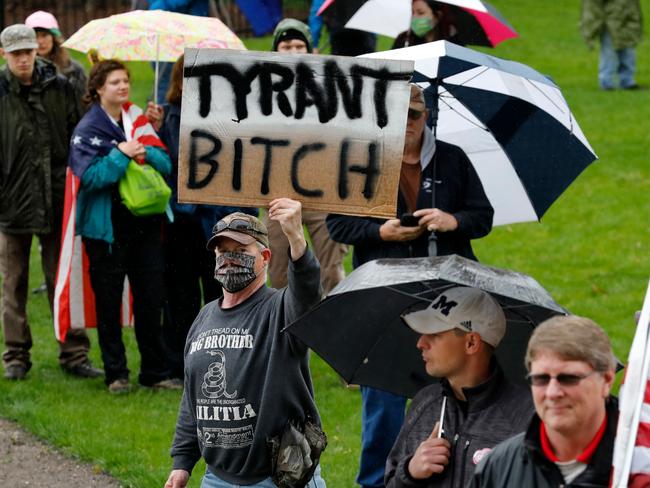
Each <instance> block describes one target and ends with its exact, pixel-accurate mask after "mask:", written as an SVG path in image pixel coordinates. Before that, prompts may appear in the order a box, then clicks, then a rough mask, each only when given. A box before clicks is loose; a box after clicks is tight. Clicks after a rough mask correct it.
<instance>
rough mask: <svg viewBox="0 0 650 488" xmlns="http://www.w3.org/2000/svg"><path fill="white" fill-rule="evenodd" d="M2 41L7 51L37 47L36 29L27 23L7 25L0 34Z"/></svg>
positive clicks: (0, 40) (3, 47)
mask: <svg viewBox="0 0 650 488" xmlns="http://www.w3.org/2000/svg"><path fill="white" fill-rule="evenodd" d="M0 43H2V49H4V50H5V52H8V53H10V52H13V51H18V50H19V49H36V48H37V47H38V43H37V42H36V31H34V29H32V28H31V27H27V26H26V25H25V24H14V25H10V26H9V27H7V28H6V29H5V30H3V31H2V34H0Z"/></svg>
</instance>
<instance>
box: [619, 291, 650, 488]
mask: <svg viewBox="0 0 650 488" xmlns="http://www.w3.org/2000/svg"><path fill="white" fill-rule="evenodd" d="M649 329H650V283H648V290H647V292H646V297H645V301H644V303H643V309H642V310H641V316H640V317H639V321H638V323H637V328H636V334H635V335H634V341H633V342H632V347H631V349H630V356H629V358H628V364H627V368H626V371H625V382H624V384H623V386H621V390H620V392H619V408H620V414H619V418H618V427H617V430H616V441H615V443H614V459H613V463H612V464H613V477H612V487H614V488H623V487H631V488H641V487H645V486H650V342H649V339H650V334H649Z"/></svg>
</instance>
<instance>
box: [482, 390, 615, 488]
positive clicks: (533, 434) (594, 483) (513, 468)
mask: <svg viewBox="0 0 650 488" xmlns="http://www.w3.org/2000/svg"><path fill="white" fill-rule="evenodd" d="M606 408H607V427H606V429H605V433H604V434H603V438H602V439H601V440H600V443H599V444H598V447H597V448H596V451H595V452H594V454H593V456H592V458H591V461H590V462H589V464H588V465H587V469H585V471H583V472H582V473H581V474H580V475H579V476H578V477H577V478H576V479H574V480H573V481H572V482H571V483H568V484H567V483H565V481H564V477H563V476H562V473H561V472H560V469H559V468H558V467H557V465H556V464H555V463H554V462H552V461H550V460H549V459H548V458H547V457H546V456H545V455H544V453H543V451H542V446H541V442H540V432H539V430H540V429H539V428H540V422H541V420H540V418H539V417H538V416H537V415H535V416H534V417H533V420H532V421H531V422H530V425H529V427H528V430H527V431H526V432H525V433H524V432H522V433H521V434H519V435H517V436H516V437H513V438H512V439H509V440H508V441H506V442H504V443H502V444H500V445H498V446H497V447H495V448H494V451H493V452H491V453H490V455H489V456H488V457H487V458H486V459H485V461H484V462H482V463H481V464H480V465H479V466H478V467H477V468H476V472H475V473H474V478H473V479H472V484H471V487H472V488H501V487H510V486H522V487H526V488H607V487H608V486H609V479H610V474H611V469H612V456H613V453H614V438H615V437H616V425H617V423H618V400H617V399H616V398H615V397H609V398H608V400H607V405H606Z"/></svg>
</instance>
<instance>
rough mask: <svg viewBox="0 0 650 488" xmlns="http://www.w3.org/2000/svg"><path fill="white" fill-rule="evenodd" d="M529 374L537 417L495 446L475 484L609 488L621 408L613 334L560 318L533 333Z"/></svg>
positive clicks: (591, 324)
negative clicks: (615, 384) (616, 391)
mask: <svg viewBox="0 0 650 488" xmlns="http://www.w3.org/2000/svg"><path fill="white" fill-rule="evenodd" d="M526 368H527V369H528V371H529V375H528V380H529V383H530V385H531V390H532V394H533V401H534V403H535V410H536V411H537V415H535V416H534V417H533V420H532V421H531V423H530V425H529V427H528V430H527V431H526V432H525V433H522V434H519V435H517V436H516V437H513V438H512V439H509V440H508V441H506V442H504V443H502V444H500V445H498V446H497V447H495V448H494V450H493V451H492V452H491V453H490V455H489V456H487V458H486V459H485V461H484V462H483V463H482V464H480V465H479V466H478V467H477V469H476V472H475V474H474V478H473V480H472V484H471V486H472V487H474V488H479V487H485V488H487V487H490V488H493V487H500V486H504V487H505V486H535V487H537V488H544V487H557V486H567V487H572V486H575V487H582V486H585V487H586V486H589V487H599V486H601V487H607V486H609V480H610V472H611V466H612V454H613V449H614V437H615V434H616V424H617V420H618V402H617V400H616V398H614V397H613V396H611V395H610V392H611V389H612V384H613V382H614V372H615V369H614V368H615V360H614V355H613V353H612V347H611V344H610V342H609V338H608V337H607V334H605V332H604V331H603V329H602V328H600V327H599V326H598V325H597V324H596V323H594V322H593V321H591V320H589V319H586V318H583V317H577V316H558V317H553V318H551V319H549V320H547V321H545V322H544V323H542V324H540V325H539V326H538V327H537V329H535V331H534V332H533V335H532V336H531V338H530V342H529V343H528V350H527V352H526Z"/></svg>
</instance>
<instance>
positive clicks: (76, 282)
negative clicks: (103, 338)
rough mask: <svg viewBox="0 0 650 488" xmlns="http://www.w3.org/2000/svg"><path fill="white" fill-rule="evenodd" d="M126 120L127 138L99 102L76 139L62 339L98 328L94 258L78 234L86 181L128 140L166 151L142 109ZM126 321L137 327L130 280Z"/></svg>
mask: <svg viewBox="0 0 650 488" xmlns="http://www.w3.org/2000/svg"><path fill="white" fill-rule="evenodd" d="M122 122H123V125H124V132H125V133H126V137H125V134H124V133H123V132H122V131H121V129H119V127H118V126H117V125H116V124H115V123H114V122H112V121H111V120H110V119H109V118H108V115H107V114H106V113H105V112H104V110H103V109H102V108H101V107H100V106H99V104H94V105H93V106H92V107H91V109H90V110H89V112H88V113H87V114H86V116H85V117H84V119H82V121H81V122H80V123H79V125H78V126H77V128H76V129H75V131H74V134H73V135H72V139H71V151H70V159H69V168H68V170H67V173H66V181H65V200H64V204H63V228H62V232H61V252H60V255H59V265H58V269H57V276H56V284H55V288H54V314H53V315H54V334H55V335H56V338H57V339H58V340H59V341H64V340H65V336H66V333H67V332H68V330H70V329H71V328H73V329H83V328H85V327H96V326H97V318H96V314H95V294H94V292H93V289H92V286H91V284H90V274H89V262H88V256H87V255H86V252H85V250H84V246H83V242H82V240H81V236H79V235H75V228H76V211H77V194H78V191H79V185H80V182H81V180H80V177H81V176H82V175H83V172H84V171H85V170H86V168H88V166H89V165H90V163H91V161H92V159H93V158H94V157H95V156H96V155H104V154H108V152H109V151H110V150H111V149H112V148H113V147H115V146H117V145H118V144H119V143H120V142H123V141H124V140H131V139H138V140H139V141H140V142H142V143H143V144H144V145H146V146H157V147H163V148H164V147H165V146H164V144H163V143H162V141H161V140H160V139H159V138H158V136H157V134H156V131H155V130H154V128H153V127H152V126H151V124H150V123H149V121H148V120H147V118H146V117H145V116H144V114H143V113H142V110H141V109H140V108H139V107H138V106H137V105H134V104H132V103H130V102H127V103H126V104H124V106H123V107H122ZM120 318H121V322H122V325H133V312H132V298H131V293H130V288H129V282H128V279H125V281H124V290H123V292H122V308H121V314H120Z"/></svg>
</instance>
